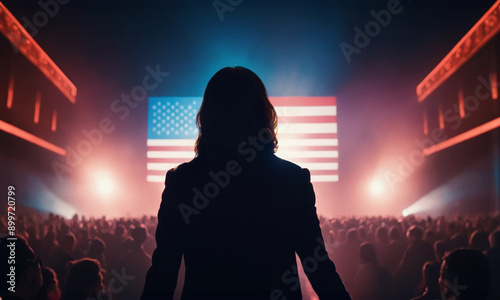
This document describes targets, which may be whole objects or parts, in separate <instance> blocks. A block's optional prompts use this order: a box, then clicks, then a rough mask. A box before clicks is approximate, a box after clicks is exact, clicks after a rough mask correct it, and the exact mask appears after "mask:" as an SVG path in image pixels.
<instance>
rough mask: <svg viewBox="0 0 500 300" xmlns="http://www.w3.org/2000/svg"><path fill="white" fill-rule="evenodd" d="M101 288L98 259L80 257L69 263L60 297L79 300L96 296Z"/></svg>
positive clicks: (101, 281) (64, 299)
mask: <svg viewBox="0 0 500 300" xmlns="http://www.w3.org/2000/svg"><path fill="white" fill-rule="evenodd" d="M102 289H103V276H102V274H101V265H100V263H99V261H98V260H96V259H90V258H82V259H79V260H77V261H73V262H70V263H69V272H68V277H67V278H66V286H65V288H64V290H63V293H62V297H61V299H63V300H80V299H83V300H85V299H87V298H89V297H90V298H96V297H97V295H98V293H99V292H100V291H102Z"/></svg>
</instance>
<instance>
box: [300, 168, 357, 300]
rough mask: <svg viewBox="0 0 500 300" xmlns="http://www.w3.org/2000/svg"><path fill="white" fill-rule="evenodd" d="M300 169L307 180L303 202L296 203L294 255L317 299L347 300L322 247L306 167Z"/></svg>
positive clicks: (339, 280) (345, 292)
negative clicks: (296, 240)
mask: <svg viewBox="0 0 500 300" xmlns="http://www.w3.org/2000/svg"><path fill="white" fill-rule="evenodd" d="M303 171H304V177H306V178H307V182H306V186H305V194H304V201H303V202H302V203H301V204H300V205H299V214H300V216H299V222H298V224H297V225H298V227H297V230H298V243H297V250H296V251H297V254H298V255H299V257H300V260H301V262H302V266H303V267H304V272H305V273H306V275H307V277H308V278H309V281H310V282H311V285H312V287H313V288H314V291H315V292H316V294H318V296H319V298H320V299H339V300H350V299H351V298H350V296H349V293H348V292H347V291H346V289H345V287H344V283H343V282H342V280H341V279H340V276H339V274H338V273H337V271H336V269H335V265H334V264H333V262H332V261H331V260H330V259H329V258H328V253H327V252H326V250H325V243H324V241H323V237H322V235H321V229H320V226H319V220H318V215H317V214H316V206H315V202H316V197H315V195H314V189H313V186H312V184H311V182H310V173H309V170H307V169H304V170H303Z"/></svg>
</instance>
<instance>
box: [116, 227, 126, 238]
mask: <svg viewBox="0 0 500 300" xmlns="http://www.w3.org/2000/svg"><path fill="white" fill-rule="evenodd" d="M124 234H125V227H124V226H123V225H121V224H120V225H116V228H115V232H114V235H115V237H119V238H121V237H122V236H123V235H124Z"/></svg>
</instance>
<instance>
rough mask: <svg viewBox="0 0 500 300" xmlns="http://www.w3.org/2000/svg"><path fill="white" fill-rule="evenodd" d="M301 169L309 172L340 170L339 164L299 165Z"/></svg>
mask: <svg viewBox="0 0 500 300" xmlns="http://www.w3.org/2000/svg"><path fill="white" fill-rule="evenodd" d="M297 164H298V165H299V166H300V167H301V168H306V169H309V170H311V171H312V170H338V169H339V163H297Z"/></svg>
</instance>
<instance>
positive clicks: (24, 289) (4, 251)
mask: <svg viewBox="0 0 500 300" xmlns="http://www.w3.org/2000/svg"><path fill="white" fill-rule="evenodd" d="M16 238H17V240H8V237H3V238H1V239H0V245H1V247H0V257H1V261H0V266H1V270H0V281H1V282H2V284H1V285H0V286H1V288H0V297H5V296H7V295H11V296H17V297H19V298H21V299H23V300H31V299H35V297H36V295H37V293H38V289H39V288H40V287H41V286H42V280H43V279H42V271H41V267H40V261H39V260H38V258H37V257H36V256H35V253H34V252H33V249H31V248H30V246H29V245H28V243H27V241H26V240H25V239H24V238H23V237H21V236H17V237H16ZM11 252H14V253H15V265H14V263H13V264H10V263H9V259H8V258H9V257H10V256H11ZM12 266H14V267H15V270H14V274H15V275H12V274H11V267H12ZM9 274H10V275H9ZM12 279H13V280H14V281H15V283H14V282H13V283H12V284H10V283H9V282H10V281H11V280H12ZM12 286H14V289H15V290H14V292H12V290H9V287H12Z"/></svg>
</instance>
